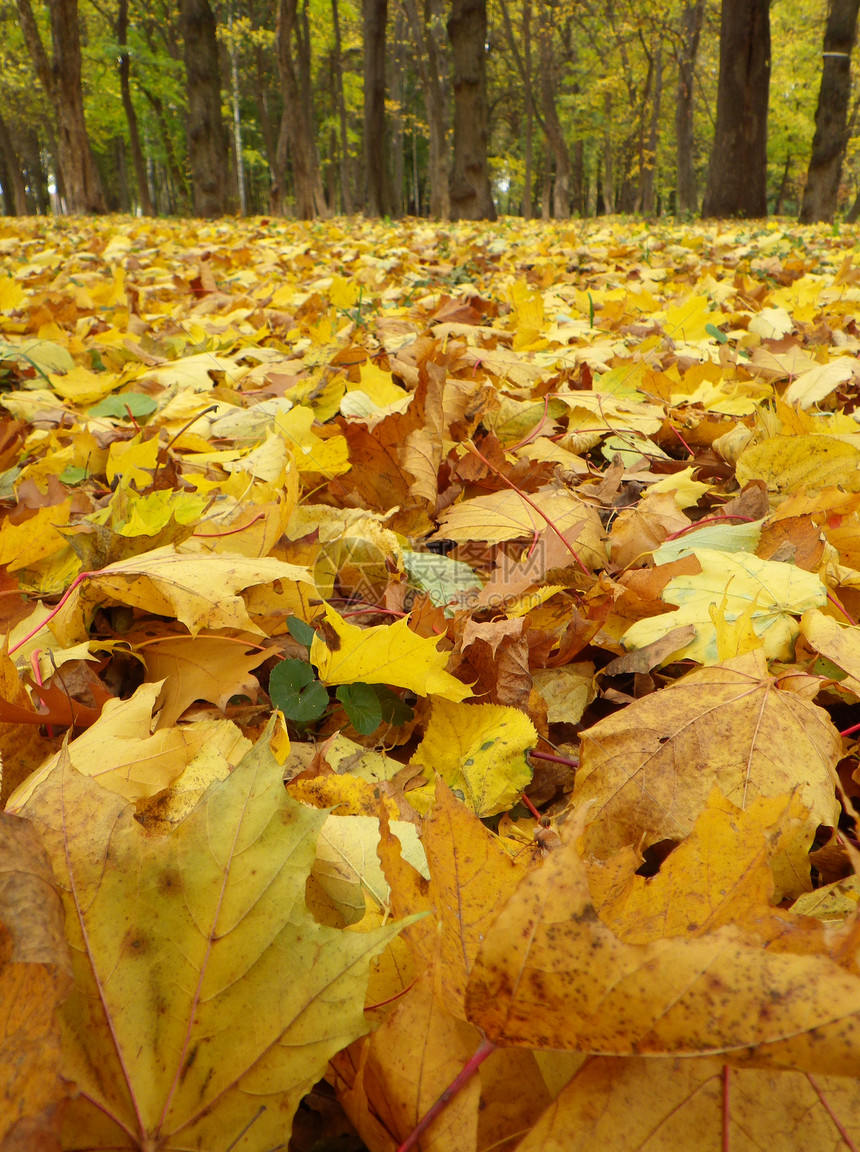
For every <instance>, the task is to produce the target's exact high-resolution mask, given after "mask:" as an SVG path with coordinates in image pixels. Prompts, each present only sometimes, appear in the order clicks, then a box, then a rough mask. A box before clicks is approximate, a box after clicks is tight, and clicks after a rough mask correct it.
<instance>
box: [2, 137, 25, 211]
mask: <svg viewBox="0 0 860 1152" xmlns="http://www.w3.org/2000/svg"><path fill="white" fill-rule="evenodd" d="M0 162H2V165H3V169H2V184H3V199H4V203H5V208H6V215H7V216H26V215H27V188H26V185H25V183H24V173H23V169H22V166H21V161H20V159H19V157H18V153H17V150H16V148H15V144H14V142H13V140H12V134H11V132H10V131H9V129H8V127H7V125H6V122H5V120H4V119H3V117H2V116H0Z"/></svg>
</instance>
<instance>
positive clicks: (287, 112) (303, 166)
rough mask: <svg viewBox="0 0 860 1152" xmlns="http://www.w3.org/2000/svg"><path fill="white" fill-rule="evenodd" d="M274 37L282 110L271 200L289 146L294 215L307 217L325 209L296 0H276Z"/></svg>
mask: <svg viewBox="0 0 860 1152" xmlns="http://www.w3.org/2000/svg"><path fill="white" fill-rule="evenodd" d="M293 37H295V39H296V45H297V48H298V58H296V57H294V55H293ZM275 38H276V41H277V45H278V71H279V73H280V77H281V92H282V95H283V99H284V112H283V115H282V117H281V128H280V132H279V134H278V161H277V166H276V183H275V187H274V188H273V189H272V200H273V202H274V203H275V204H276V205H282V204H283V199H284V194H285V188H284V185H283V181H284V173H285V171H286V158H287V147H288V146H289V153H290V159H291V161H292V166H293V186H294V189H295V196H296V215H298V216H300V217H301V218H302V219H303V220H311V219H313V218H314V217H316V216H326V215H327V214H328V210H327V207H326V202H325V193H324V192H323V184H322V175H321V173H320V164H319V156H318V154H317V146H316V137H315V134H314V124H313V117H312V116H311V94H310V90H309V87H308V85H309V80H310V60H309V59H307V56H308V52H309V45H308V44H307V41H306V39H305V38H303V36H302V34H301V28H300V27H299V20H298V8H297V0H280V5H279V8H278V23H277V29H276V32H275Z"/></svg>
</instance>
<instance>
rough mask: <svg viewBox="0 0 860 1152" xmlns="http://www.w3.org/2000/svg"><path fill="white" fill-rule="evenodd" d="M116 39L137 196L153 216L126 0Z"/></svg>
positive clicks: (121, 0) (121, 6)
mask: <svg viewBox="0 0 860 1152" xmlns="http://www.w3.org/2000/svg"><path fill="white" fill-rule="evenodd" d="M115 28H116V40H117V45H118V47H119V88H120V93H121V95H122V106H123V108H124V110H125V118H126V121H127V123H128V141H129V145H130V146H131V160H132V164H133V165H134V178H135V181H136V182H137V198H138V200H139V201H140V209H141V211H142V212H143V214H144V216H154V215H155V210H154V208H153V206H152V197H151V196H150V194H149V185H148V183H147V181H146V163H145V162H144V159H143V149H142V148H141V146H140V133H139V132H138V130H137V114H136V113H135V110H134V104H133V103H132V99H131V82H130V75H131V61H130V59H129V55H128V47H127V38H128V0H119V8H118V10H117V17H116V25H115Z"/></svg>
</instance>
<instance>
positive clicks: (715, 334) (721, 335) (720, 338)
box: [705, 324, 728, 344]
mask: <svg viewBox="0 0 860 1152" xmlns="http://www.w3.org/2000/svg"><path fill="white" fill-rule="evenodd" d="M705 331H706V332H707V334H708V335H709V336H711V337H712V338H713V339H714V340H716V341H717V343H718V344H725V343H726V341H727V340H728V336H727V335H726V334H725V332H721V331H720V330H719V328H717V327H716V326H715V325H714V324H706V325H705Z"/></svg>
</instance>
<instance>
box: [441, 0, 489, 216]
mask: <svg viewBox="0 0 860 1152" xmlns="http://www.w3.org/2000/svg"><path fill="white" fill-rule="evenodd" d="M448 40H449V41H450V44H451V61H452V65H453V77H454V79H453V88H454V150H453V158H452V163H451V172H450V176H449V179H448V196H449V199H450V202H451V217H452V219H455V220H495V219H496V206H495V204H494V203H493V194H492V190H491V188H490V174H489V166H488V163H487V141H488V139H489V109H488V106H487V69H486V61H485V54H486V47H485V45H486V42H487V0H451V14H450V16H449V17H448Z"/></svg>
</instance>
